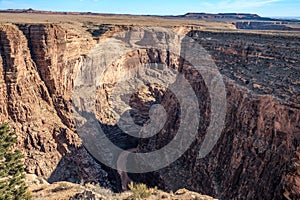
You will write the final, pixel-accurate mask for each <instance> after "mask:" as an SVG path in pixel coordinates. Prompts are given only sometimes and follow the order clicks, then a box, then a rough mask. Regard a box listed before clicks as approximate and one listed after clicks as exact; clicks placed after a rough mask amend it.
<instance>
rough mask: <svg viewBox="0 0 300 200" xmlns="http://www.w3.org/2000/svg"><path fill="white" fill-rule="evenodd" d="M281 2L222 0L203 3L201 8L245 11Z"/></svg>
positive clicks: (277, 0)
mask: <svg viewBox="0 0 300 200" xmlns="http://www.w3.org/2000/svg"><path fill="white" fill-rule="evenodd" d="M279 1H281V0H223V1H220V2H218V3H211V2H203V3H201V6H203V7H204V8H206V9H209V10H211V9H218V10H220V9H222V10H224V11H227V10H245V9H251V8H257V7H262V6H266V5H269V4H272V3H276V2H279Z"/></svg>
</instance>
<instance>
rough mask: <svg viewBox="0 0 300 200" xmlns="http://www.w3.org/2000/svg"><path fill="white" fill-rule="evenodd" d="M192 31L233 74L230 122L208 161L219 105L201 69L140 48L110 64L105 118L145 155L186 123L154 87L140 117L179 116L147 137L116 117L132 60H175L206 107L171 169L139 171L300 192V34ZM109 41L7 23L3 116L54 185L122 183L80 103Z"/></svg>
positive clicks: (151, 180) (177, 184)
mask: <svg viewBox="0 0 300 200" xmlns="http://www.w3.org/2000/svg"><path fill="white" fill-rule="evenodd" d="M104 28H105V27H104ZM123 28H124V29H128V27H123ZM121 29H122V27H117V28H116V30H115V31H120V30H121ZM99 32H100V33H101V34H100V36H101V35H102V34H103V33H102V31H101V30H99ZM187 36H189V37H192V38H193V39H195V41H197V42H198V43H199V44H200V45H201V46H202V47H203V48H204V49H206V51H207V52H209V54H210V55H211V57H212V59H213V60H214V61H215V63H216V65H217V67H218V69H219V70H220V73H221V74H222V75H223V79H224V82H225V85H226V91H227V114H226V121H225V122H226V123H225V128H224V130H223V132H222V134H221V137H220V139H219V140H218V143H217V145H216V146H215V147H214V148H213V150H212V151H211V152H210V154H209V155H207V156H206V157H204V158H202V159H198V158H197V156H198V151H199V147H200V145H201V143H202V141H203V139H204V136H205V133H206V129H207V127H208V124H209V115H210V106H211V105H210V99H209V94H208V90H207V87H206V85H205V83H204V81H203V78H202V77H201V74H198V73H195V71H193V69H192V68H191V65H190V63H187V62H186V61H184V60H183V59H181V58H180V57H178V56H175V55H172V54H168V53H166V52H162V51H159V50H153V49H150V50H141V51H134V52H131V53H130V54H128V55H126V56H125V57H124V58H123V60H122V62H120V63H119V65H114V66H111V68H110V70H108V71H106V75H105V77H106V79H105V81H106V82H107V83H110V84H106V85H104V87H102V88H99V89H98V91H97V92H98V99H97V100H98V101H97V105H96V109H97V111H98V113H97V117H98V119H99V121H100V122H101V125H102V126H103V127H105V130H106V131H107V135H108V136H109V137H110V138H111V139H112V140H113V141H114V142H115V143H116V144H117V143H118V142H119V143H120V144H119V145H120V146H121V147H123V148H127V149H129V148H137V150H138V151H139V152H149V151H153V150H156V149H159V148H161V147H162V146H164V145H165V144H167V143H168V142H169V141H170V140H171V139H172V138H173V137H174V136H175V134H176V130H177V129H178V121H179V120H180V111H179V109H178V101H177V100H176V98H174V95H173V94H172V92H170V91H168V90H166V88H162V87H160V86H159V85H155V84H150V85H146V86H145V87H144V88H142V89H141V90H140V91H138V92H137V93H135V94H133V96H132V98H131V107H132V109H133V113H131V114H132V116H133V118H134V119H135V122H136V123H140V124H143V123H145V121H146V120H147V119H148V118H149V116H148V112H149V109H150V107H151V105H152V104H153V103H157V102H159V103H161V104H162V105H164V107H165V109H166V111H167V113H168V116H169V117H168V121H167V122H166V125H165V127H164V130H163V131H162V132H160V133H159V134H157V135H156V136H153V137H151V138H149V139H139V140H137V139H135V138H128V137H126V136H124V133H122V131H121V130H119V129H118V127H116V126H114V124H111V121H113V119H114V116H113V115H112V114H111V113H109V112H107V109H108V108H109V107H111V106H112V105H111V102H109V101H108V99H109V98H108V97H110V92H111V90H112V88H113V87H114V84H113V83H114V81H115V80H116V78H117V77H118V76H119V75H120V74H122V73H125V72H126V70H127V69H128V67H132V66H138V65H140V64H143V63H148V62H156V63H162V64H164V65H168V66H172V67H173V68H174V69H176V70H177V71H180V72H181V73H183V74H184V75H185V77H186V78H187V79H188V80H189V82H190V84H191V85H192V87H193V89H194V91H196V92H197V99H198V102H201V103H200V104H199V110H200V111H201V113H204V114H203V115H201V118H200V122H199V130H198V133H197V136H196V139H195V141H194V142H193V143H192V145H191V147H190V148H189V150H188V151H186V152H185V153H184V155H183V156H182V157H181V158H180V159H178V160H177V161H176V162H174V163H173V164H171V165H170V166H169V167H167V168H164V169H162V170H159V171H155V172H151V173H146V174H130V177H131V178H132V179H133V180H135V181H143V182H145V183H147V184H148V185H150V186H155V185H158V186H159V187H160V188H162V189H165V190H173V191H175V190H177V189H179V188H183V187H186V188H187V189H190V190H194V191H198V192H201V193H205V194H208V195H211V196H214V197H216V198H220V199H283V198H290V199H297V198H299V195H300V190H299V187H300V185H299V184H300V182H299V173H300V172H299V162H300V161H299V159H300V158H299V153H300V152H299V151H300V150H299V139H300V127H299V124H300V96H299V94H300V88H299V87H300V86H299V85H300V82H299V77H300V72H299V64H300V54H299V52H300V47H299V46H300V38H299V37H296V36H295V37H292V36H284V35H277V34H273V35H272V34H250V33H226V32H223V33H222V32H205V31H204V32H203V31H190V32H188V33H187ZM99 41H100V42H101V38H100V39H99V35H95V34H93V35H90V34H89V32H88V31H86V32H85V31H79V30H77V29H76V28H74V29H66V28H63V27H62V26H59V25H55V24H53V25H51V24H40V25H33V24H32V25H30V24H26V25H24V24H16V25H9V24H8V25H1V26H0V53H1V57H0V66H1V67H0V73H1V76H0V92H1V96H0V119H1V121H2V122H3V121H8V122H10V123H11V125H12V127H13V128H14V129H15V131H16V133H17V135H18V141H19V144H18V147H19V148H20V149H21V150H22V151H23V152H24V154H25V155H26V159H25V165H26V171H27V173H34V174H37V175H39V176H43V177H45V178H47V179H48V180H49V181H50V182H53V181H58V180H67V181H71V182H80V181H82V180H83V181H92V182H95V181H96V182H99V183H100V184H101V185H103V186H106V187H113V188H116V187H117V186H115V185H118V184H119V183H115V182H114V181H116V180H118V177H113V178H112V177H109V176H111V175H110V173H109V169H107V168H105V167H104V166H101V165H100V164H99V163H97V162H96V161H95V160H94V158H93V157H92V156H91V155H90V154H89V153H88V152H87V150H86V149H85V148H84V147H83V146H82V142H81V140H80V138H79V137H78V136H77V134H76V128H75V126H74V123H73V116H72V110H71V99H72V89H73V85H74V79H75V77H76V74H77V73H78V71H80V69H81V68H80V67H81V64H82V63H83V62H84V60H86V55H87V54H89V52H90V50H91V49H93V47H95V45H96V43H97V42H99ZM179 45H180V44H179ZM133 58H136V59H133ZM132 59H133V60H134V62H132ZM116 66H118V68H117V70H116ZM116 72H117V73H116ZM112 174H113V173H112Z"/></svg>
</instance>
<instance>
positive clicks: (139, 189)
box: [128, 182, 151, 200]
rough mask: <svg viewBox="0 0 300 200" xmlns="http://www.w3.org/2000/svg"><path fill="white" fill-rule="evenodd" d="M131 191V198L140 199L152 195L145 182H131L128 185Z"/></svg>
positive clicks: (133, 199)
mask: <svg viewBox="0 0 300 200" xmlns="http://www.w3.org/2000/svg"><path fill="white" fill-rule="evenodd" d="M128 187H129V189H130V191H131V192H132V193H133V194H132V196H131V197H130V199H132V200H139V199H143V198H148V197H149V196H150V195H151V192H150V190H149V189H148V188H147V186H146V185H145V184H142V183H140V184H134V183H133V182H131V183H130V184H129V185H128Z"/></svg>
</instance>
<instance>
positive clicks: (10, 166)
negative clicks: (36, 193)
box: [0, 124, 31, 200]
mask: <svg viewBox="0 0 300 200" xmlns="http://www.w3.org/2000/svg"><path fill="white" fill-rule="evenodd" d="M16 142H17V139H16V136H15V133H14V132H12V131H10V130H9V126H8V124H3V125H0V200H24V199H25V200H27V199H31V195H29V193H27V192H26V189H27V187H26V184H25V172H24V165H23V163H22V160H21V159H22V158H23V155H22V154H21V152H20V151H18V150H14V149H13V147H14V145H15V144H16Z"/></svg>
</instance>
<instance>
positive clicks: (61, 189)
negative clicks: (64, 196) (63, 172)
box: [51, 183, 72, 192]
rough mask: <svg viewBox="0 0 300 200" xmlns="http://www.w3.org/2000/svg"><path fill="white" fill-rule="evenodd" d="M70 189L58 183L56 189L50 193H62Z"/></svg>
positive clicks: (66, 185)
mask: <svg viewBox="0 0 300 200" xmlns="http://www.w3.org/2000/svg"><path fill="white" fill-rule="evenodd" d="M71 188H72V187H71V186H69V185H68V184H66V183H60V184H59V185H58V186H57V187H56V188H54V189H52V190H51V191H52V192H60V191H64V190H69V189H71Z"/></svg>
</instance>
